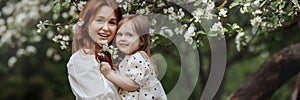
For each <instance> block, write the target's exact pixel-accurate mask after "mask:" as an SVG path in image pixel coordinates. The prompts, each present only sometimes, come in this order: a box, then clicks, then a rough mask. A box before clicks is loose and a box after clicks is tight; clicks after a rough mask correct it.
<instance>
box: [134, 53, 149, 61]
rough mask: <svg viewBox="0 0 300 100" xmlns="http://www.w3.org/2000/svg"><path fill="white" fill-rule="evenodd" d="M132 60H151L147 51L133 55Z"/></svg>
mask: <svg viewBox="0 0 300 100" xmlns="http://www.w3.org/2000/svg"><path fill="white" fill-rule="evenodd" d="M130 58H132V59H147V60H148V59H149V57H148V55H147V53H146V52H145V51H138V52H135V53H134V54H132V55H131V57H130Z"/></svg>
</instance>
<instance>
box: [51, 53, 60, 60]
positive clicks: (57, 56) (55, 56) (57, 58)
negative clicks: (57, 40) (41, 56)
mask: <svg viewBox="0 0 300 100" xmlns="http://www.w3.org/2000/svg"><path fill="white" fill-rule="evenodd" d="M53 60H54V61H60V60H61V56H60V55H59V54H54V56H53Z"/></svg>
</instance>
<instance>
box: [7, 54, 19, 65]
mask: <svg viewBox="0 0 300 100" xmlns="http://www.w3.org/2000/svg"><path fill="white" fill-rule="evenodd" d="M17 61H18V59H17V57H15V56H12V57H10V58H9V59H8V62H7V65H8V67H13V66H14V65H15V63H16V62H17Z"/></svg>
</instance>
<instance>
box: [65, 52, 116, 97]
mask: <svg viewBox="0 0 300 100" xmlns="http://www.w3.org/2000/svg"><path fill="white" fill-rule="evenodd" d="M67 69H68V79H69V83H70V85H71V89H72V92H73V94H74V95H75V96H76V100H120V96H119V94H118V91H117V88H116V86H115V85H113V84H112V83H111V82H110V81H108V80H107V79H106V78H105V77H104V76H103V75H102V74H101V73H100V70H99V63H98V62H97V61H96V60H95V56H94V55H90V54H85V53H84V52H83V50H79V51H77V52H75V53H74V54H73V55H72V56H71V58H70V60H69V62H68V64H67Z"/></svg>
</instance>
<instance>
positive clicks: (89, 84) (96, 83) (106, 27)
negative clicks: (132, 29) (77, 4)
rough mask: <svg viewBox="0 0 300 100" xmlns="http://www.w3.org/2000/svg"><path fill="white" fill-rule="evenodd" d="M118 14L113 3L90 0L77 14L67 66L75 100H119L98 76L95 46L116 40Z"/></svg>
mask: <svg viewBox="0 0 300 100" xmlns="http://www.w3.org/2000/svg"><path fill="white" fill-rule="evenodd" d="M121 16H122V14H121V11H120V9H119V8H118V5H117V4H116V3H115V2H114V0H89V1H88V2H87V4H86V5H85V6H84V8H83V9H82V11H81V12H80V15H79V21H81V23H83V24H81V25H80V26H78V29H77V32H76V34H75V36H74V40H73V47H74V50H73V51H74V54H73V55H72V56H71V57H70V60H69V62H68V64H67V69H68V78H69V83H70V85H71V89H72V91H73V94H74V95H75V96H76V99H80V100H82V99H84V100H85V99H90V100H119V99H120V98H119V95H118V92H117V89H116V87H115V86H114V85H113V84H112V83H110V82H109V81H108V80H106V79H105V78H104V76H103V75H102V74H101V73H100V70H99V66H100V65H99V63H98V62H97V61H96V59H95V55H94V54H95V46H96V45H95V44H96V42H97V41H101V40H106V41H107V42H108V43H109V44H111V41H112V40H113V38H114V37H115V34H116V31H117V24H118V22H119V20H120V19H121Z"/></svg>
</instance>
